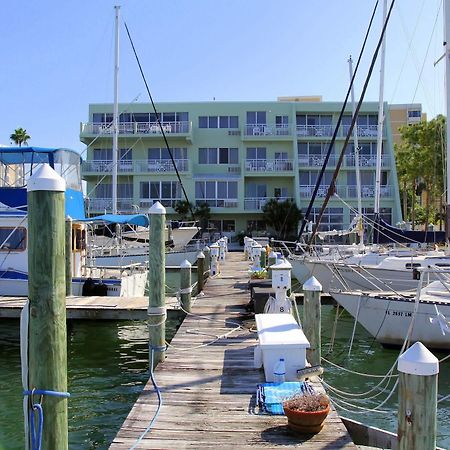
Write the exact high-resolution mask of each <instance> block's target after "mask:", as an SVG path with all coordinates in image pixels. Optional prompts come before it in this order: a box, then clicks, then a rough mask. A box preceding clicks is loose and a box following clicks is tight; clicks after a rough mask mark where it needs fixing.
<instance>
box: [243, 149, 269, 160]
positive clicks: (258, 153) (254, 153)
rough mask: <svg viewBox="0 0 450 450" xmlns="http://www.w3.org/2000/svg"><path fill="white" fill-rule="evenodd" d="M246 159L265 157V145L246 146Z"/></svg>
mask: <svg viewBox="0 0 450 450" xmlns="http://www.w3.org/2000/svg"><path fill="white" fill-rule="evenodd" d="M247 159H264V160H265V159H267V151H266V147H247Z"/></svg>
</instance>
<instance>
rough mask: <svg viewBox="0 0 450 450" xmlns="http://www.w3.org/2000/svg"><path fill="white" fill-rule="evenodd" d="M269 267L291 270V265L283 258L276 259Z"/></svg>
mask: <svg viewBox="0 0 450 450" xmlns="http://www.w3.org/2000/svg"><path fill="white" fill-rule="evenodd" d="M270 268H271V269H272V270H291V269H292V266H291V263H290V262H289V261H286V260H284V259H281V260H280V261H278V262H277V263H276V264H272V265H271V266H270Z"/></svg>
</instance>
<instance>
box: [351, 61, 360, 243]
mask: <svg viewBox="0 0 450 450" xmlns="http://www.w3.org/2000/svg"><path fill="white" fill-rule="evenodd" d="M348 69H349V72H350V82H351V81H352V79H353V60H352V57H351V56H350V58H349V59H348ZM351 96H352V110H353V115H355V114H356V104H355V89H354V85H353V84H352V88H351ZM353 143H354V146H355V171H356V191H357V196H358V225H357V226H358V235H359V245H363V244H364V228H363V226H362V200H361V172H360V170H359V143H358V127H357V126H356V127H354V128H353Z"/></svg>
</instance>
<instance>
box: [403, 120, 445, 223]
mask: <svg viewBox="0 0 450 450" xmlns="http://www.w3.org/2000/svg"><path fill="white" fill-rule="evenodd" d="M445 122H446V121H445V117H444V116H437V117H436V118H435V119H433V120H431V121H429V122H420V123H417V124H414V125H410V126H406V127H402V128H400V134H401V138H402V142H401V144H400V145H398V146H396V147H395V157H396V165H397V174H398V179H399V182H400V188H401V190H402V198H403V202H402V203H403V217H405V218H406V219H408V218H409V219H410V220H411V221H412V223H413V229H414V223H415V221H416V217H415V216H416V203H417V196H418V195H422V197H423V198H424V200H425V206H424V207H425V211H424V214H423V215H422V214H421V220H419V223H423V224H425V227H428V224H429V222H430V218H434V217H436V216H437V217H439V216H440V214H441V211H440V209H441V207H440V205H441V204H442V193H443V192H444V173H445V171H444V163H445V161H444V153H445V152H444V149H445ZM409 206H410V207H409ZM409 211H411V214H410V216H409V217H408V212H409ZM421 212H422V211H421Z"/></svg>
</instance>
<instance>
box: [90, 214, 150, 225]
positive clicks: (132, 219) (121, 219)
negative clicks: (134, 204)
mask: <svg viewBox="0 0 450 450" xmlns="http://www.w3.org/2000/svg"><path fill="white" fill-rule="evenodd" d="M83 222H106V223H121V224H130V225H138V226H141V227H148V225H149V221H148V217H147V216H146V215H145V214H103V215H101V216H95V217H87V218H86V219H84V220H83Z"/></svg>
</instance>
